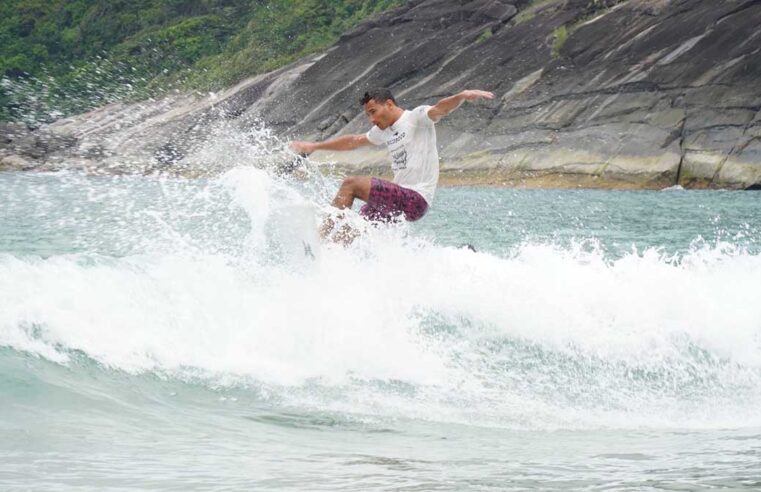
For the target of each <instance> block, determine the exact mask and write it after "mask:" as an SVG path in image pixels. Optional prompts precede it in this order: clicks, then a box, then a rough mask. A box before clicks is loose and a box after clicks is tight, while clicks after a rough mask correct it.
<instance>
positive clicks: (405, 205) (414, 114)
mask: <svg viewBox="0 0 761 492" xmlns="http://www.w3.org/2000/svg"><path fill="white" fill-rule="evenodd" d="M493 97H494V94H492V93H491V92H487V91H481V90H465V91H462V92H460V93H458V94H455V95H453V96H449V97H445V98H444V99H442V100H440V101H439V102H437V103H436V104H435V105H433V106H428V105H423V106H418V107H416V108H414V109H412V110H406V109H403V108H401V107H399V106H398V105H397V104H396V100H395V99H394V96H393V95H392V94H391V92H390V91H389V90H388V89H374V90H370V91H368V92H365V94H364V96H362V98H361V99H360V104H361V105H362V107H363V109H364V111H365V114H366V115H367V117H368V119H369V120H370V122H371V123H372V124H373V127H372V128H371V129H370V131H368V132H367V133H365V134H356V135H342V136H340V137H336V138H332V139H329V140H325V141H323V142H304V141H294V142H291V144H290V147H291V149H292V150H293V151H295V152H298V153H301V154H306V155H309V154H311V153H312V152H314V151H315V150H353V149H356V148H359V147H362V146H365V145H385V146H386V149H387V151H388V153H389V157H390V158H391V170H392V171H393V173H394V179H393V182H391V181H387V180H384V179H380V178H377V177H373V176H349V177H347V178H345V179H344V180H343V182H342V183H341V186H340V188H339V189H338V192H337V193H336V196H335V198H334V199H333V202H332V205H333V206H334V207H336V208H338V209H345V208H351V207H352V205H353V204H354V199H355V198H359V199H360V200H362V201H364V202H365V205H363V206H362V208H361V209H360V214H361V215H362V216H363V217H365V218H366V219H368V220H371V221H387V220H390V219H393V218H396V217H403V218H404V219H405V220H408V221H416V220H419V219H420V218H422V217H423V216H424V215H425V214H426V212H427V211H428V208H429V207H430V205H431V203H432V201H433V195H434V193H435V191H436V185H437V184H438V180H439V154H438V151H437V149H436V128H435V126H434V125H435V123H436V122H438V121H439V120H440V119H441V118H443V117H444V116H446V115H448V114H449V113H451V112H452V111H454V110H455V109H457V108H458V107H459V106H460V105H461V104H462V103H463V102H464V101H474V100H477V99H482V98H484V99H492V98H493ZM332 226H333V223H332V221H328V222H326V226H324V227H323V230H322V235H323V237H324V236H325V235H327V234H329V233H330V230H331V229H332Z"/></svg>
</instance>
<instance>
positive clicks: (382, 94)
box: [359, 87, 396, 106]
mask: <svg viewBox="0 0 761 492" xmlns="http://www.w3.org/2000/svg"><path fill="white" fill-rule="evenodd" d="M371 99H372V100H373V101H375V102H377V103H384V102H386V101H391V102H392V103H394V104H396V99H394V96H393V94H391V91H390V90H388V89H386V88H384V87H381V88H378V89H370V90H369V91H367V92H365V95H364V96H362V97H361V98H360V99H359V104H360V106H364V105H365V104H367V103H369V102H370V100H371Z"/></svg>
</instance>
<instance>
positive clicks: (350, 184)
mask: <svg viewBox="0 0 761 492" xmlns="http://www.w3.org/2000/svg"><path fill="white" fill-rule="evenodd" d="M360 181H361V180H360V176H347V177H345V178H344V180H343V182H342V183H341V187H342V188H349V189H352V190H353V189H355V188H357V186H359V183H360Z"/></svg>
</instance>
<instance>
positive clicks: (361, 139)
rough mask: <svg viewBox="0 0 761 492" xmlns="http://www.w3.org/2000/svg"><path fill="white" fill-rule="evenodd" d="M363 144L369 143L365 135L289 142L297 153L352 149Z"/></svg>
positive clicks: (307, 153)
mask: <svg viewBox="0 0 761 492" xmlns="http://www.w3.org/2000/svg"><path fill="white" fill-rule="evenodd" d="M363 145H371V144H370V140H368V139H367V135H341V136H340V137H336V138H331V139H330V140H325V141H324V142H300V141H294V142H291V144H290V148H291V150H293V151H294V152H296V153H298V154H306V155H309V154H311V153H312V152H314V151H315V150H353V149H356V148H358V147H362V146H363Z"/></svg>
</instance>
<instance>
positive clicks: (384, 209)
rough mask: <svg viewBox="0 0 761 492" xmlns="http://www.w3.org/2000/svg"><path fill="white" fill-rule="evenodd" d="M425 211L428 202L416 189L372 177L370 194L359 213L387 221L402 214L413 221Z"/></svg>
mask: <svg viewBox="0 0 761 492" xmlns="http://www.w3.org/2000/svg"><path fill="white" fill-rule="evenodd" d="M427 211H428V202H426V201H425V198H423V196H422V195H421V194H420V193H418V192H417V191H415V190H411V189H409V188H404V187H402V186H399V185H398V184H396V183H392V182H391V181H386V180H385V179H380V178H372V181H371V184H370V196H369V197H368V199H367V203H366V204H365V205H363V206H362V208H361V209H360V210H359V213H360V214H361V215H362V216H363V217H365V218H366V219H368V220H375V221H381V222H387V221H389V220H392V219H395V218H397V217H400V216H404V218H405V219H407V220H409V221H412V222H414V221H416V220H418V219H420V218H421V217H422V216H424V215H425V213H426V212H427Z"/></svg>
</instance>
